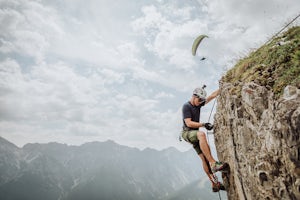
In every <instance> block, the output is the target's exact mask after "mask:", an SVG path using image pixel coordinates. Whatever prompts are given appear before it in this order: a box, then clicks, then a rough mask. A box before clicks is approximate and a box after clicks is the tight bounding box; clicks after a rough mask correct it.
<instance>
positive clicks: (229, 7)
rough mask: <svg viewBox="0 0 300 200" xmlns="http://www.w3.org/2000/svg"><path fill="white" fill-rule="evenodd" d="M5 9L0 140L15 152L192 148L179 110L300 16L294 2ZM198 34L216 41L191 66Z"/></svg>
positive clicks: (18, 4) (1, 12) (23, 2)
mask: <svg viewBox="0 0 300 200" xmlns="http://www.w3.org/2000/svg"><path fill="white" fill-rule="evenodd" d="M197 2H198V3H197ZM0 5H1V9H0V22H1V23H0V28H1V32H0V103H1V104H0V112H1V117H0V132H1V136H4V137H6V138H8V139H11V140H12V142H15V143H17V144H18V145H23V144H24V143H27V142H49V141H58V142H63V143H70V144H81V143H83V142H87V141H94V140H101V141H102V140H107V139H113V140H115V141H117V142H120V143H122V144H126V145H130V146H136V147H139V148H143V147H155V148H159V149H161V148H165V147H168V146H171V145H172V146H177V147H180V148H183V149H185V148H186V146H185V145H184V144H178V134H179V131H180V128H181V123H182V120H181V104H183V103H184V101H186V100H188V99H189V97H190V94H191V91H192V89H193V88H194V87H196V86H201V85H202V84H203V83H205V84H206V85H208V90H209V92H210V91H213V90H214V89H216V88H217V87H218V79H219V78H220V76H221V75H222V73H224V69H226V68H229V67H232V65H233V64H234V62H235V59H236V58H237V57H239V56H240V55H241V53H242V54H243V55H244V54H245V52H247V51H248V50H250V49H251V48H255V47H258V46H259V45H260V44H261V43H262V42H264V41H266V40H267V39H268V38H269V37H270V36H271V35H272V34H274V33H275V32H277V31H278V29H279V28H281V27H282V25H283V24H284V23H285V22H286V21H288V20H289V19H291V18H292V17H294V15H295V14H297V12H298V11H299V4H298V2H297V1H296V0H287V1H285V2H283V1H279V0H276V1H270V0H267V1H263V2H262V1H258V0H255V1H254V2H253V1H246V2H243V3H241V2H238V1H236V0H230V1H226V2H223V1H219V0H211V1H192V2H190V1H186V2H183V1H179V0H178V1H153V2H151V3H149V2H146V1H138V2H132V1H119V2H118V4H112V3H111V1H109V0H104V1H97V0H88V1H81V0H76V1H55V2H53V1H49V0H42V1H34V0H31V1H27V0H14V1H1V2H0ZM82 8H84V9H82ZM199 34H207V35H208V36H209V38H206V39H205V40H204V41H203V43H201V46H200V47H199V49H198V52H197V56H195V57H193V56H192V55H191V45H192V42H193V40H194V38H195V37H197V36H198V35H199ZM202 57H205V58H206V59H205V60H204V61H200V59H201V58H202ZM209 109H210V107H207V108H205V109H203V111H202V112H203V113H202V119H203V120H207V118H208V115H209V113H210V110H209Z"/></svg>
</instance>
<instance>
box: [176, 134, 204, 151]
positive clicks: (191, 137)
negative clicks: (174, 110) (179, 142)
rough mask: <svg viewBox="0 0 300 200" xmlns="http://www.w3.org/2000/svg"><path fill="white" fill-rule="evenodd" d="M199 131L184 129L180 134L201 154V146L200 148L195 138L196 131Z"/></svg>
mask: <svg viewBox="0 0 300 200" xmlns="http://www.w3.org/2000/svg"><path fill="white" fill-rule="evenodd" d="M198 132H199V130H190V131H185V130H183V131H182V132H181V136H182V138H183V139H184V140H185V141H187V142H188V143H190V144H192V145H193V147H194V149H195V151H196V152H197V154H198V155H199V154H201V153H202V151H201V148H200V144H199V140H198V138H197V133H198Z"/></svg>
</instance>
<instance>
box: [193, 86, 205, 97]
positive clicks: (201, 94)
mask: <svg viewBox="0 0 300 200" xmlns="http://www.w3.org/2000/svg"><path fill="white" fill-rule="evenodd" d="M205 87H206V86H205V85H204V86H203V87H202V88H200V87H198V88H196V89H194V91H193V95H195V96H197V97H199V98H201V99H205V98H206V95H207V93H206V91H205V90H204V88H205Z"/></svg>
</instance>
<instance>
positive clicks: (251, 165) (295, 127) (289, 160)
mask: <svg viewBox="0 0 300 200" xmlns="http://www.w3.org/2000/svg"><path fill="white" fill-rule="evenodd" d="M237 85H238V86H239V87H241V88H242V90H241V91H240V92H235V95H233V92H232V91H233V90H234V89H235V87H236V86H237ZM220 88H221V94H220V96H219V99H218V107H217V113H216V115H215V144H216V148H217V152H218V157H219V159H220V160H221V161H225V162H228V163H229V165H230V173H229V174H228V176H225V177H224V178H223V179H224V182H225V183H227V184H228V199H233V200H243V199H247V200H257V199H269V200H273V199H293V200H296V199H300V139H299V135H300V90H299V89H297V88H296V87H293V86H287V87H286V88H285V90H284V94H283V95H282V97H281V98H279V99H278V100H275V98H274V95H273V93H272V92H271V91H270V90H268V89H267V88H266V87H262V86H260V85H257V84H255V83H253V82H250V83H246V84H243V83H236V84H235V85H234V84H231V83H224V84H222V85H221V87H220Z"/></svg>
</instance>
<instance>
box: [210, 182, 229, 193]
mask: <svg viewBox="0 0 300 200" xmlns="http://www.w3.org/2000/svg"><path fill="white" fill-rule="evenodd" d="M220 190H226V189H225V187H224V185H223V184H222V183H220V182H217V183H213V184H212V191H213V192H219V191H220Z"/></svg>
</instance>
